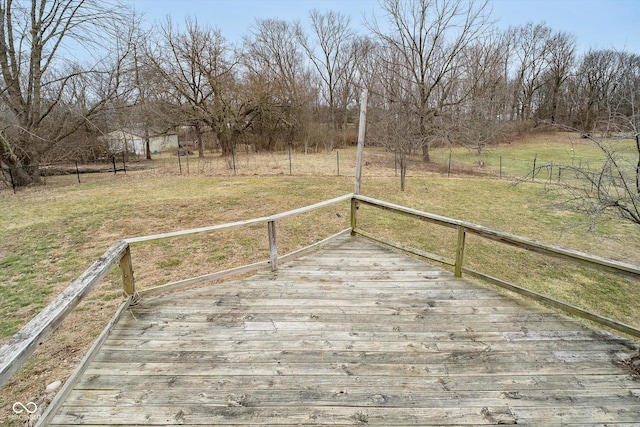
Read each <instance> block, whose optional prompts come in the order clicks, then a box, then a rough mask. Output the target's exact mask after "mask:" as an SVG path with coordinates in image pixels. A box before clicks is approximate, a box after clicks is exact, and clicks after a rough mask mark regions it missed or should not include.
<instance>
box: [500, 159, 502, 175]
mask: <svg viewBox="0 0 640 427" xmlns="http://www.w3.org/2000/svg"><path fill="white" fill-rule="evenodd" d="M500 179H502V156H500Z"/></svg>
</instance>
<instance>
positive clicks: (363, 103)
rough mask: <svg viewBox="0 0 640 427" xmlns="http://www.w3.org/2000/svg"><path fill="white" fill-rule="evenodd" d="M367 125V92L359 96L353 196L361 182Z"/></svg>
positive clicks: (358, 191)
mask: <svg viewBox="0 0 640 427" xmlns="http://www.w3.org/2000/svg"><path fill="white" fill-rule="evenodd" d="M366 124H367V90H366V89H364V90H363V91H362V95H361V96H360V123H359V124H358V151H357V154H356V185H355V190H354V194H360V183H361V181H362V151H363V150H364V131H365V126H366Z"/></svg>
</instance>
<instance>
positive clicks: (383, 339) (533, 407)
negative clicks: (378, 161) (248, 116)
mask: <svg viewBox="0 0 640 427" xmlns="http://www.w3.org/2000/svg"><path fill="white" fill-rule="evenodd" d="M636 348H637V346H636V345H635V344H634V343H632V342H630V341H626V340H623V339H620V338H617V337H615V336H613V335H609V334H606V333H602V332H597V331H594V330H589V329H586V328H585V327H584V326H583V325H582V324H581V323H580V322H578V321H576V320H573V319H570V318H568V317H566V316H563V315H561V314H558V313H557V312H554V311H551V310H547V309H542V308H540V307H539V306H535V305H533V304H531V305H529V304H526V303H523V302H521V301H517V300H515V299H512V298H510V297H508V296H505V295H504V294H501V293H500V292H498V291H496V290H494V289H493V288H491V287H488V286H487V287H484V286H479V285H477V284H473V283H471V282H469V281H465V280H461V279H456V278H454V277H453V275H452V274H451V273H449V272H446V271H444V270H442V269H440V268H437V267H434V266H432V265H430V264H427V263H424V262H422V261H419V260H417V259H414V258H411V257H408V256H405V255H403V254H400V253H397V252H394V251H391V250H389V249H386V248H383V247H381V246H379V245H376V244H373V243H370V242H368V241H366V240H363V239H361V238H342V239H340V240H338V241H336V242H334V243H332V244H330V245H329V246H328V247H326V248H325V249H323V250H321V251H319V252H316V253H314V254H312V255H309V256H306V257H303V258H300V259H298V260H296V261H293V262H290V263H288V264H285V265H282V266H280V267H279V270H278V271H277V272H264V273H260V274H257V275H255V276H252V277H250V278H247V279H243V280H237V281H232V282H226V283H224V284H219V285H214V286H209V287H206V288H201V289H197V290H192V291H185V292H180V293H175V294H170V295H166V296H163V297H158V298H154V299H149V300H145V301H142V302H141V303H140V304H139V305H138V306H136V307H133V308H132V309H131V310H129V311H128V312H127V313H125V314H124V316H123V317H122V319H121V320H120V322H119V323H118V324H117V325H116V327H115V329H114V331H113V332H112V333H111V335H110V336H109V338H108V340H107V341H106V342H105V343H104V345H103V346H102V347H101V349H100V351H99V353H98V355H97V356H96V357H95V358H94V360H93V361H92V362H91V363H90V365H88V366H87V368H86V370H85V372H84V374H83V375H82V376H81V377H80V378H79V380H78V381H77V383H76V384H75V385H74V388H73V390H72V391H71V392H70V394H69V396H68V397H67V399H66V400H65V402H64V404H63V406H62V407H61V408H60V410H59V411H58V413H57V414H56V416H55V418H54V419H53V424H52V425H149V426H151V425H153V426H158V425H170V424H182V425H246V426H256V425H378V426H396V425H494V424H518V425H530V426H550V425H574V424H575V425H581V426H585V425H640V380H638V379H637V378H635V377H634V376H632V375H631V374H630V373H629V372H628V371H627V370H625V368H624V367H622V366H620V365H619V364H618V363H617V361H619V360H620V359H623V358H625V357H627V356H629V355H630V354H631V353H633V352H634V351H635V349H636Z"/></svg>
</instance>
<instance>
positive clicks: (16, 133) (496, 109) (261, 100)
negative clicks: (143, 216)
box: [0, 0, 640, 184]
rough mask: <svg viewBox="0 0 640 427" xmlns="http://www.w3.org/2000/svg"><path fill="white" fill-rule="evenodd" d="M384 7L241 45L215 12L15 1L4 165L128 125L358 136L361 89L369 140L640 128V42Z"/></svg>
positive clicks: (420, 148)
mask: <svg viewBox="0 0 640 427" xmlns="http://www.w3.org/2000/svg"><path fill="white" fill-rule="evenodd" d="M380 7H381V10H380V13H379V16H378V17H376V18H372V19H371V21H370V22H368V23H367V24H366V28H367V29H368V32H367V34H364V35H363V34H358V33H357V32H356V31H355V29H354V26H353V24H352V21H351V19H350V17H348V16H345V15H343V14H341V13H340V12H335V11H329V12H319V11H316V10H313V11H311V12H310V13H309V16H308V18H307V19H305V20H304V21H302V22H288V21H283V20H277V19H263V20H257V21H256V22H255V24H254V26H253V27H252V28H251V29H250V31H249V32H248V33H247V34H246V36H245V37H244V38H243V39H242V41H241V42H240V43H236V44H233V43H231V42H229V41H228V40H227V39H225V37H224V34H221V32H220V31H219V30H217V29H216V28H215V27H214V26H212V24H211V23H208V22H206V19H205V18H200V19H199V20H196V19H188V20H186V21H185V22H180V23H176V22H172V21H171V20H170V19H167V20H166V21H165V22H162V23H157V24H156V25H155V26H154V27H153V28H152V29H151V30H149V31H146V30H143V28H142V25H141V23H140V19H139V18H140V17H139V16H137V15H136V14H135V12H134V11H131V10H129V9H127V8H126V7H124V6H122V5H114V4H112V3H109V2H103V1H101V0H33V1H26V0H24V1H23V0H14V1H12V2H11V1H8V2H3V3H2V5H1V6H0V8H1V9H0V15H1V16H2V26H1V28H0V31H2V33H1V34H0V68H1V70H0V71H1V77H0V85H1V88H0V90H1V93H2V97H1V98H0V123H1V126H2V127H1V128H0V165H1V166H3V167H6V168H15V169H16V170H17V172H16V173H17V174H18V179H19V181H20V183H22V184H28V183H30V182H32V180H33V179H34V177H35V176H36V175H37V174H36V172H37V171H35V168H33V167H31V168H30V167H29V166H30V165H34V164H38V163H41V162H51V161H59V160H63V159H73V160H89V159H92V158H99V157H101V156H104V154H105V150H107V149H108V142H107V141H108V137H107V136H108V134H109V133H110V132H112V131H117V130H124V129H129V130H133V129H135V130H136V132H138V134H140V135H142V137H143V138H144V139H145V140H146V141H147V147H148V146H149V143H148V141H149V138H150V137H152V136H153V135H155V134H162V133H167V132H173V133H178V134H179V136H180V138H181V142H183V143H190V144H193V146H194V147H197V149H198V150H199V155H201V156H203V155H205V153H206V150H207V148H214V147H215V148H218V149H220V150H221V152H222V154H223V155H228V154H230V153H232V152H233V151H234V150H235V149H236V147H237V146H238V144H245V145H251V146H252V147H253V149H255V150H276V149H282V148H285V147H287V146H291V147H292V148H296V149H299V150H305V151H306V150H318V149H331V148H333V147H334V146H335V145H343V144H350V143H353V142H355V139H356V135H357V129H356V126H357V123H356V121H357V116H358V114H357V112H358V110H359V102H360V93H361V92H362V91H363V89H367V91H368V94H369V96H368V99H369V101H368V106H369V108H368V117H369V121H368V123H369V124H368V129H367V140H368V142H369V143H375V144H381V145H384V146H386V147H388V148H389V149H390V150H392V151H395V152H397V153H400V154H406V153H409V152H411V151H417V152H420V153H421V154H422V157H423V160H424V161H430V158H429V149H430V148H431V147H434V146H439V145H442V144H461V145H465V146H469V147H473V148H474V149H476V150H478V151H481V150H482V149H483V148H484V147H485V146H487V145H490V144H494V143H496V142H501V141H504V140H507V139H508V138H509V137H510V136H512V135H513V134H514V133H516V132H520V131H522V130H526V129H530V128H533V127H535V126H539V125H541V124H545V125H557V126H563V127H569V128H572V129H577V130H579V131H581V132H584V133H593V132H596V131H598V132H616V133H621V132H622V133H624V132H635V129H637V123H638V111H637V102H638V99H640V56H638V55H637V54H634V53H629V52H624V51H615V50H590V51H588V52H585V53H581V54H578V53H577V52H576V40H575V38H574V37H573V36H572V35H571V34H568V33H565V32H562V31H557V30H555V29H552V28H549V27H548V26H547V25H545V24H535V23H530V24H527V25H524V26H521V27H512V28H509V29H508V30H506V31H499V30H498V29H497V28H496V27H495V25H494V24H493V23H492V21H491V16H490V14H489V7H488V4H487V2H484V1H475V0H470V1H463V0H435V1H434V0H382V1H381V3H380ZM202 15H203V16H206V13H203V14H202ZM147 155H148V156H150V155H151V153H150V152H149V150H148V149H147Z"/></svg>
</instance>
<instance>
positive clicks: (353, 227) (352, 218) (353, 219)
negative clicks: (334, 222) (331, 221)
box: [351, 197, 358, 236]
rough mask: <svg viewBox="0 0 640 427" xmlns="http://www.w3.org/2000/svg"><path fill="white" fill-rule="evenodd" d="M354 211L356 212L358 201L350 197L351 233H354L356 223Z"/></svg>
mask: <svg viewBox="0 0 640 427" xmlns="http://www.w3.org/2000/svg"><path fill="white" fill-rule="evenodd" d="M356 212H358V201H357V200H356V199H355V198H353V197H352V198H351V235H352V236H353V235H355V234H356V224H357V217H356Z"/></svg>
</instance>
